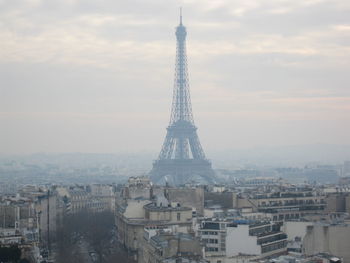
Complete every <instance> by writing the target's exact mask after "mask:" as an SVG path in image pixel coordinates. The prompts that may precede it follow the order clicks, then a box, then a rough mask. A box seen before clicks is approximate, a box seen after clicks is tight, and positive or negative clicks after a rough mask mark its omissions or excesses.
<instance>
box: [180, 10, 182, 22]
mask: <svg viewBox="0 0 350 263" xmlns="http://www.w3.org/2000/svg"><path fill="white" fill-rule="evenodd" d="M180 25H182V7H180Z"/></svg>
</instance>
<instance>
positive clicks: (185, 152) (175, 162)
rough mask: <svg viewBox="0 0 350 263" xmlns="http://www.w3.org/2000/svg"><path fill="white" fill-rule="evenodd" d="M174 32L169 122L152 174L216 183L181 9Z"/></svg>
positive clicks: (175, 181)
mask: <svg viewBox="0 0 350 263" xmlns="http://www.w3.org/2000/svg"><path fill="white" fill-rule="evenodd" d="M175 34H176V39H177V46H176V63H175V81H174V90H173V102H172V110H171V116H170V123H169V126H168V127H167V134H166V137H165V140H164V143H163V146H162V149H161V151H160V154H159V157H158V159H157V160H156V161H154V163H153V169H152V170H151V172H150V177H151V180H152V181H153V182H154V183H158V184H165V183H169V184H171V185H181V184H185V183H187V182H192V181H195V182H199V183H213V182H214V181H215V173H214V171H213V169H212V167H211V162H210V161H209V160H208V159H206V157H205V154H204V151H203V148H202V146H201V144H200V142H199V138H198V135H197V127H196V126H195V124H194V120H193V114H192V106H191V97H190V90H189V81H188V70H187V56H186V35H187V32H186V27H185V26H184V25H183V24H182V14H181V13H180V24H179V25H178V26H177V27H176V33H175Z"/></svg>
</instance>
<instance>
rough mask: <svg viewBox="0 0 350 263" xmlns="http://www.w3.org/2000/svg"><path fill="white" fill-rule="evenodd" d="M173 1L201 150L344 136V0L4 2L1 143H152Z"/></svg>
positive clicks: (165, 92)
mask: <svg viewBox="0 0 350 263" xmlns="http://www.w3.org/2000/svg"><path fill="white" fill-rule="evenodd" d="M179 6H183V10H184V13H185V21H186V26H187V27H188V29H189V30H191V35H190V38H189V41H188V53H189V70H190V72H191V79H190V85H191V90H192V91H191V92H192V100H193V104H194V105H195V106H194V108H195V110H194V112H195V113H194V114H195V119H196V124H197V125H198V126H199V127H200V130H199V136H200V137H201V138H202V139H201V140H202V144H203V147H204V148H205V149H206V152H208V155H210V151H215V150H219V149H236V148H249V147H256V146H259V147H260V146H262V147H265V146H271V147H279V146H282V145H303V144H346V143H347V142H348V141H349V140H348V139H349V136H348V133H347V130H348V129H349V128H350V119H349V116H348V114H346V113H347V111H348V110H349V109H350V108H349V101H350V93H349V89H348V86H349V79H348V77H347V71H348V69H349V61H350V60H349V58H350V50H349V37H350V19H349V17H348V15H347V14H348V11H349V10H350V4H349V3H348V2H347V1H340V0H339V1H322V0H312V1H311V0H310V1H283V2H280V1H269V2H268V3H262V2H260V1H254V0H251V1H233V2H232V1H224V0H223V1H217V2H212V1H201V2H198V1H174V2H170V3H165V2H163V1H156V0H155V1H151V2H148V3H147V4H146V3H143V2H141V1H130V2H129V1H128V3H123V2H120V3H119V2H116V3H115V2H113V1H105V2H103V3H99V4H93V3H92V2H86V1H84V2H83V1H68V0H67V1H51V2H50V3H48V2H44V1H40V0H35V1H34V0H33V1H24V2H21V3H20V2H17V1H11V2H5V1H3V2H0V7H1V8H0V10H1V11H0V20H1V21H2V23H1V24H0V43H1V44H0V47H1V49H0V68H1V71H0V72H1V73H0V74H1V75H0V76H1V79H2V84H1V87H0V92H1V96H0V126H1V127H2V128H1V133H0V135H1V136H0V138H1V139H0V144H1V145H2V147H1V150H0V153H32V152H123V151H129V152H132V151H135V152H139V151H145V150H146V151H154V152H155V153H157V152H158V151H159V145H160V144H161V142H162V140H163V137H164V135H165V132H164V123H166V122H167V121H168V118H169V113H170V111H169V105H170V102H171V93H172V80H173V63H174V59H173V57H174V55H175V48H174V47H173V40H174V37H173V31H172V29H173V28H174V25H175V24H176V22H177V16H178V8H179ZM160 10H161V11H162V12H158V11H160ZM262 22H263V23H262ZM141 133H142V134H144V135H145V136H147V140H145V138H144V137H143V136H140V134H141Z"/></svg>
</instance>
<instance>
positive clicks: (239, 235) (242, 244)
mask: <svg viewBox="0 0 350 263" xmlns="http://www.w3.org/2000/svg"><path fill="white" fill-rule="evenodd" d="M256 242H257V237H255V236H249V226H248V225H238V226H237V227H227V236H226V257H232V256H237V255H238V254H239V253H244V254H249V255H260V254H261V248H260V246H258V245H257V243H256Z"/></svg>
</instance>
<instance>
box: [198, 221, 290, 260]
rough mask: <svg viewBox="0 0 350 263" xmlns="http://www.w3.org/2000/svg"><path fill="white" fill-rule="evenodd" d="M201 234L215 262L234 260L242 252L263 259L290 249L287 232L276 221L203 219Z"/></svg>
mask: <svg viewBox="0 0 350 263" xmlns="http://www.w3.org/2000/svg"><path fill="white" fill-rule="evenodd" d="M198 236H199V237H200V239H201V240H202V241H203V242H204V243H205V252H206V253H205V258H206V259H207V260H209V261H210V262H211V263H217V262H222V263H224V262H226V261H227V262H229V258H230V261H234V260H235V259H237V258H238V257H241V256H242V255H248V256H249V258H254V259H259V258H265V257H268V256H273V255H278V254H280V253H284V252H286V250H287V249H286V247H287V235H286V234H285V233H283V232H282V231H280V224H278V223H274V222H269V221H266V222H255V223H253V222H250V221H248V220H235V221H212V220H211V221H203V222H202V223H201V227H200V229H199V230H198Z"/></svg>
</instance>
